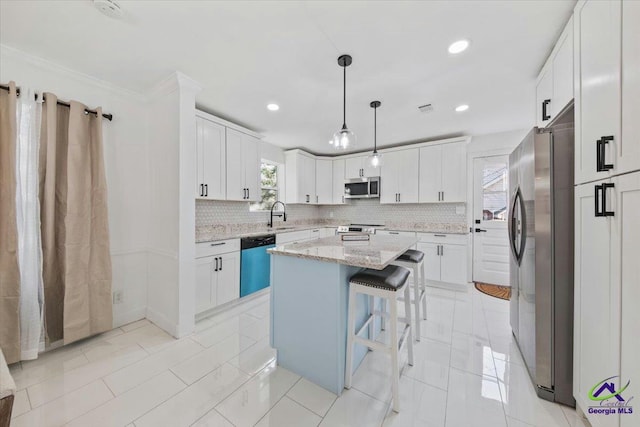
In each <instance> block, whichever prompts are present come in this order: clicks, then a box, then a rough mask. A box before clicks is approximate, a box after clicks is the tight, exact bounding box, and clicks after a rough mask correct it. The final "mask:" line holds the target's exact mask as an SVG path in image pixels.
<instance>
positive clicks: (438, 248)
mask: <svg viewBox="0 0 640 427" xmlns="http://www.w3.org/2000/svg"><path fill="white" fill-rule="evenodd" d="M436 255H438V256H440V245H436Z"/></svg>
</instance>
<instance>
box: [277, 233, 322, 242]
mask: <svg viewBox="0 0 640 427" xmlns="http://www.w3.org/2000/svg"><path fill="white" fill-rule="evenodd" d="M314 230H315V229H314ZM314 234H318V233H314ZM310 238H311V230H302V231H290V232H288V233H278V234H276V245H283V244H285V243H291V242H298V241H300V240H309V239H310Z"/></svg>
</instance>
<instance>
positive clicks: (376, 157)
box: [367, 151, 382, 169]
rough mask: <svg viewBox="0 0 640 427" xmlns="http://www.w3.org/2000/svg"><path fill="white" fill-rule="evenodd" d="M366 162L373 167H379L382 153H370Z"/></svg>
mask: <svg viewBox="0 0 640 427" xmlns="http://www.w3.org/2000/svg"><path fill="white" fill-rule="evenodd" d="M367 164H368V165H369V166H371V167H372V168H374V169H375V168H379V167H380V166H382V154H380V153H378V152H377V151H375V152H373V153H371V155H370V156H368V157H367Z"/></svg>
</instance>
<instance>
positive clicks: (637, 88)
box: [616, 1, 640, 173]
mask: <svg viewBox="0 0 640 427" xmlns="http://www.w3.org/2000/svg"><path fill="white" fill-rule="evenodd" d="M616 162H617V163H618V164H617V169H618V173H624V172H630V171H634V170H640V2H638V1H623V2H622V135H621V137H620V144H619V145H618V153H617V159H616Z"/></svg>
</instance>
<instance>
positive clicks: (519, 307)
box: [508, 104, 575, 406]
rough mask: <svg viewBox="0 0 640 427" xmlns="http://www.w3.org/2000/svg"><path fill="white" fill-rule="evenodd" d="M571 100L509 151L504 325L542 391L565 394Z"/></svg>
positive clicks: (568, 378) (569, 361)
mask: <svg viewBox="0 0 640 427" xmlns="http://www.w3.org/2000/svg"><path fill="white" fill-rule="evenodd" d="M573 122H574V116H573V105H572V104H571V105H569V106H567V107H566V108H565V110H564V111H563V112H562V113H561V114H560V115H559V116H558V117H557V118H556V119H555V120H554V122H553V123H551V124H550V125H549V126H548V127H546V128H544V129H540V128H534V129H533V130H531V132H529V134H528V135H527V136H526V137H525V139H524V140H523V141H522V142H521V143H520V145H519V146H518V147H517V148H516V149H515V150H514V151H513V152H512V153H511V155H510V156H509V191H510V202H509V217H508V218H509V223H508V229H509V246H510V248H511V265H510V267H511V268H510V278H511V287H512V296H511V329H512V331H513V335H514V336H515V338H516V341H517V343H518V347H519V348H520V352H521V353H522V357H523V358H524V361H525V363H526V365H527V369H528V371H529V374H530V376H531V379H532V380H533V383H534V385H535V387H536V391H537V393H538V396H540V397H541V398H543V399H546V400H550V401H554V402H559V403H563V404H565V405H569V406H575V401H574V399H573V393H572V384H573V250H574V247H573V245H574V239H573V233H574V230H573V221H574V213H573V181H574V180H573V169H574V128H573Z"/></svg>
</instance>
